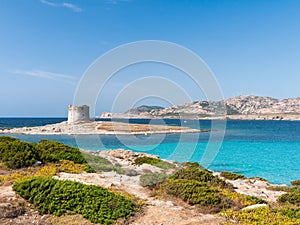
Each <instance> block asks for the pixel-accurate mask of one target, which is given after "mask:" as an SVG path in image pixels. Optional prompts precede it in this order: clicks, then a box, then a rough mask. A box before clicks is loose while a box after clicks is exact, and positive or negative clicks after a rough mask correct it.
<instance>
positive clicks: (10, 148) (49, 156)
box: [0, 136, 105, 172]
mask: <svg viewBox="0 0 300 225" xmlns="http://www.w3.org/2000/svg"><path fill="white" fill-rule="evenodd" d="M85 157H86V158H87V159H88V160H92V161H93V162H95V161H97V162H98V163H100V162H103V161H104V160H105V159H103V158H101V157H97V156H89V155H88V154H85V155H84V156H83V155H82V153H81V152H80V151H79V149H78V148H74V147H71V146H68V145H65V144H62V143H59V142H55V141H48V140H41V141H40V142H39V143H38V144H35V143H28V142H24V141H21V140H19V139H16V138H12V137H6V136H3V137H0V163H1V164H4V166H6V167H7V168H12V169H19V168H24V167H30V166H32V165H33V164H34V163H35V162H36V161H41V162H42V163H49V162H50V163H51V162H58V161H60V160H67V161H68V162H71V161H72V162H73V163H74V165H75V164H83V165H84V170H85V171H86V172H95V170H93V169H92V168H91V167H90V166H89V165H88V164H87V161H86V159H85ZM77 167H78V165H77Z"/></svg>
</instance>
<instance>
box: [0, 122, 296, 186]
mask: <svg viewBox="0 0 300 225" xmlns="http://www.w3.org/2000/svg"><path fill="white" fill-rule="evenodd" d="M63 120H65V119H63V118H54V119H51V118H48V119H44V118H43V119H41V118H39V119H32V118H31V119H28V118H26V119H0V127H1V126H2V127H20V126H24V124H26V126H36V125H44V124H47V123H56V122H61V121H63ZM125 121H127V120H125ZM129 122H131V123H137V122H138V123H149V122H150V123H152V124H160V123H161V122H162V120H151V121H150V120H144V119H134V120H130V121H129ZM163 122H164V123H166V124H168V125H183V126H189V127H193V128H197V127H199V121H195V120H186V121H180V120H176V119H172V120H164V121H163ZM200 127H201V129H210V128H211V121H208V120H207V121H200ZM213 132H218V131H213ZM12 136H14V137H18V138H21V139H23V140H26V141H33V142H38V141H39V140H41V139H51V140H56V141H60V142H63V143H65V144H69V145H73V146H79V147H81V148H84V149H89V150H98V149H100V150H102V149H118V148H125V149H131V150H134V151H140V152H147V153H151V154H156V155H159V156H160V157H161V158H165V159H173V160H177V161H186V160H189V161H198V162H200V161H201V159H202V156H203V153H204V151H205V150H206V147H207V143H208V140H209V136H210V133H200V134H168V135H147V136H145V135H137V136H127V135H122V136H113V135H80V136H77V138H76V139H75V137H74V136H70V135H12ZM76 140H77V143H76ZM208 168H209V169H212V170H215V171H222V170H228V171H233V172H238V173H242V174H245V175H246V176H248V177H256V176H259V177H263V178H266V179H268V180H269V181H270V182H272V183H285V184H289V182H290V181H291V180H296V179H300V122H298V121H227V127H226V134H225V137H224V140H223V142H222V143H221V148H220V149H219V151H218V154H217V156H216V157H215V158H214V160H213V161H212V163H211V164H210V165H209V166H208Z"/></svg>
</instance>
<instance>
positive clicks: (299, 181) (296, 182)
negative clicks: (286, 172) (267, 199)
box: [291, 180, 300, 186]
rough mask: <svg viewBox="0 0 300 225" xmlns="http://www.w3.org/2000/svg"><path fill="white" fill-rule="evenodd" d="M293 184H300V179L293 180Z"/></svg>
mask: <svg viewBox="0 0 300 225" xmlns="http://www.w3.org/2000/svg"><path fill="white" fill-rule="evenodd" d="M291 185H293V186H300V180H293V181H291Z"/></svg>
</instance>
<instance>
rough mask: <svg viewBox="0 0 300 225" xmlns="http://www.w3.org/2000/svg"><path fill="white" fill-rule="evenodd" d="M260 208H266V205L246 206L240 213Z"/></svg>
mask: <svg viewBox="0 0 300 225" xmlns="http://www.w3.org/2000/svg"><path fill="white" fill-rule="evenodd" d="M260 207H268V205H267V204H255V205H250V206H247V207H245V208H242V211H244V210H252V209H257V208H260Z"/></svg>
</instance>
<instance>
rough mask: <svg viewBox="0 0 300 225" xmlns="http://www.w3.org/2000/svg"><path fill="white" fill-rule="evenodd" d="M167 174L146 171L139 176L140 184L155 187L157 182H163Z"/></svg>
mask: <svg viewBox="0 0 300 225" xmlns="http://www.w3.org/2000/svg"><path fill="white" fill-rule="evenodd" d="M168 177H169V175H167V174H165V173H148V174H143V175H141V177H140V184H141V185H142V186H143V187H155V186H156V185H158V184H161V183H163V182H164V181H165V180H166V179H167V178H168Z"/></svg>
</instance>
